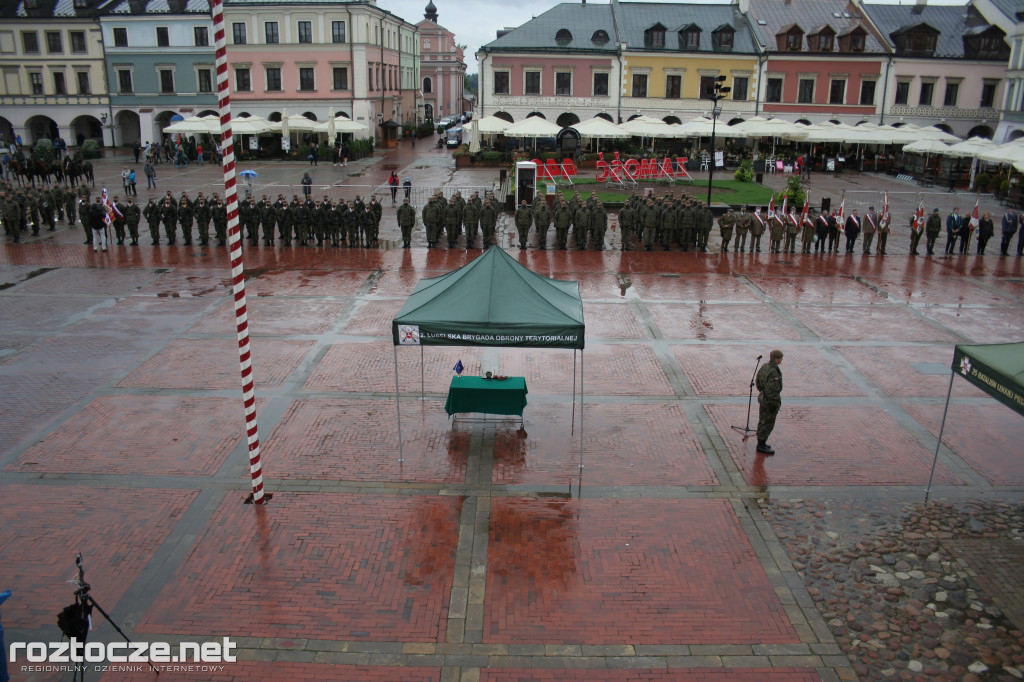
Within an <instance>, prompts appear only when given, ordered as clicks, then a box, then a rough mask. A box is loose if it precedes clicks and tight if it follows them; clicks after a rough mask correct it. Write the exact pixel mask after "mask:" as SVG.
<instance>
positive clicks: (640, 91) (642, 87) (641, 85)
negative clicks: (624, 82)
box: [633, 73, 647, 97]
mask: <svg viewBox="0 0 1024 682" xmlns="http://www.w3.org/2000/svg"><path fill="white" fill-rule="evenodd" d="M633 97H647V74H646V73H634V74H633Z"/></svg>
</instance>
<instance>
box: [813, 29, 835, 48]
mask: <svg viewBox="0 0 1024 682" xmlns="http://www.w3.org/2000/svg"><path fill="white" fill-rule="evenodd" d="M833 38H834V37H833V35H832V34H831V33H819V34H818V35H816V36H814V49H815V50H816V51H818V52H831V51H832V45H833V42H834V41H833Z"/></svg>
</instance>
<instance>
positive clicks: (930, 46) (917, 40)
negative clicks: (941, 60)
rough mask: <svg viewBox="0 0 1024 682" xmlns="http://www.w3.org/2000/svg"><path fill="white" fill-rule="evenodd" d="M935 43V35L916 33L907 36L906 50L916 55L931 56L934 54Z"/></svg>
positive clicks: (936, 37)
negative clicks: (926, 54) (925, 54)
mask: <svg viewBox="0 0 1024 682" xmlns="http://www.w3.org/2000/svg"><path fill="white" fill-rule="evenodd" d="M936 42H938V36H937V35H936V34H934V33H922V32H920V31H916V32H914V33H911V34H910V35H908V36H907V49H908V50H909V51H910V52H914V53H917V54H924V53H928V54H931V53H933V52H935V44H936Z"/></svg>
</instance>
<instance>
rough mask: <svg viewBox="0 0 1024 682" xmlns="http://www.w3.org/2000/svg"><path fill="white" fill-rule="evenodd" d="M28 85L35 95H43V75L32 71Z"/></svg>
mask: <svg viewBox="0 0 1024 682" xmlns="http://www.w3.org/2000/svg"><path fill="white" fill-rule="evenodd" d="M28 84H29V85H30V86H31V88H32V94H33V95H41V94H43V74H42V73H40V72H39V71H31V72H29V74H28Z"/></svg>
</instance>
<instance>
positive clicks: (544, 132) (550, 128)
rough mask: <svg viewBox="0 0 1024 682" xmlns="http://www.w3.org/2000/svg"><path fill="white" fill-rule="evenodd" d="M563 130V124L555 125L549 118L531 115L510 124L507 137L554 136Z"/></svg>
mask: <svg viewBox="0 0 1024 682" xmlns="http://www.w3.org/2000/svg"><path fill="white" fill-rule="evenodd" d="M561 131H562V128H561V126H558V125H555V124H554V123H552V122H551V121H548V120H547V119H543V118H541V117H540V116H530V117H529V118H524V119H523V120H522V121H519V122H518V123H513V124H512V125H510V126H509V127H508V128H507V129H506V130H505V137H533V138H537V137H554V136H556V135H558V133H560V132H561Z"/></svg>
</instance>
